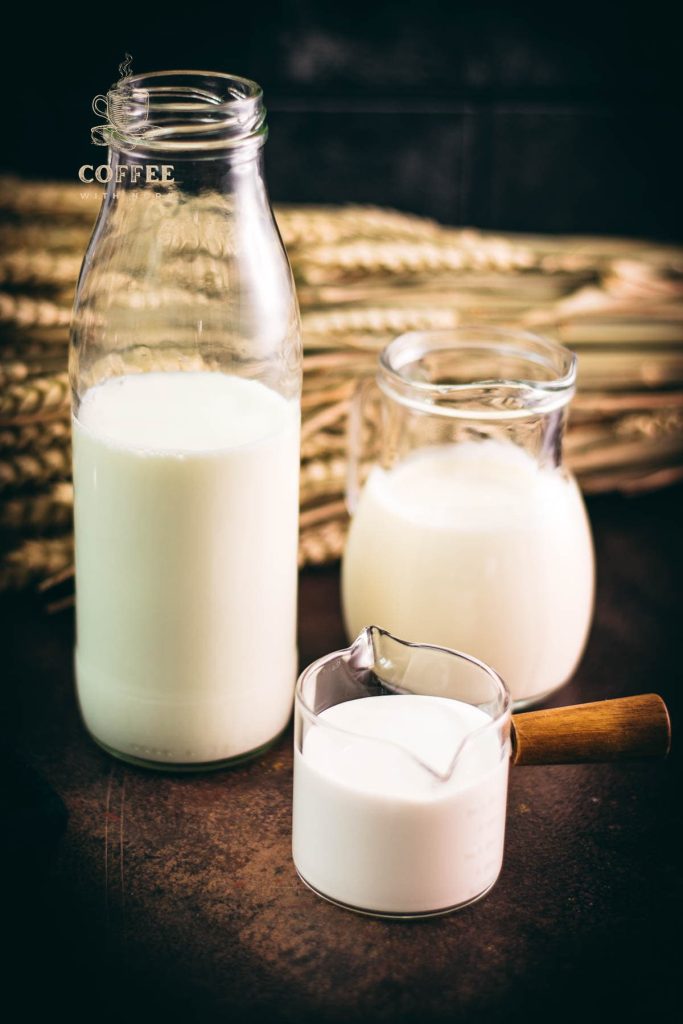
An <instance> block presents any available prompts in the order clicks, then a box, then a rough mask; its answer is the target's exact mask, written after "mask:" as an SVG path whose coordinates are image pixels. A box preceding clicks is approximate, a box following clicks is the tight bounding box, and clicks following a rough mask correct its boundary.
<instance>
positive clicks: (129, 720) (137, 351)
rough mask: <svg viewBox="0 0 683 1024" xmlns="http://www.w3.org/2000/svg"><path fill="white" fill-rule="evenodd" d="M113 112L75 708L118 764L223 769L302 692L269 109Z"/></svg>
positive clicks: (265, 740)
mask: <svg viewBox="0 0 683 1024" xmlns="http://www.w3.org/2000/svg"><path fill="white" fill-rule="evenodd" d="M98 109H99V108H98ZM106 112H107V113H108V116H109V119H110V123H109V124H108V125H107V126H104V127H103V128H102V132H103V133H104V136H105V138H106V140H107V142H108V145H109V163H108V165H107V167H108V169H107V170H106V173H99V174H98V180H106V181H107V183H108V184H107V187H106V191H105V194H104V198H103V202H102V208H101V211H100V214H99V217H98V220H97V224H96V226H95V229H94V233H93V236H92V240H91V242H90V245H89V247H88V250H87V253H86V255H85V259H84V262H83V269H82V272H81V276H80V280H79V283H78V290H77V295H76V302H75V309H74V318H73V335H72V344H71V355H70V373H71V382H72V389H73V471H74V486H75V538H76V600H77V604H76V612H77V647H76V659H75V660H76V676H77V689H78V697H79V702H80V707H81V712H82V715H83V718H84V721H85V724H86V726H87V728H88V730H89V731H90V733H91V734H92V736H93V737H94V738H95V740H96V741H97V742H98V743H99V744H100V745H101V746H103V747H104V748H105V749H106V750H108V751H109V752H111V753H112V754H115V755H116V756H118V757H121V758H123V759H126V760H129V761H133V762H135V763H140V764H143V765H147V766H154V767H161V768H167V769H186V770H188V769H203V768H207V767H216V766H220V765H223V764H226V763H230V762H233V761H236V760H239V759H241V758H244V757H247V756H251V755H253V754H254V753H257V752H258V751H260V750H262V749H263V748H264V747H265V746H266V745H267V744H269V743H270V742H271V741H272V740H273V739H274V738H275V737H276V736H277V735H278V734H279V733H280V732H281V731H282V730H283V729H284V727H285V725H286V724H287V720H288V718H289V715H290V712H291V706H292V701H293V692H294V682H295V679H296V663H297V656H296V639H295V637H296V590H297V533H298V474H299V423H300V392H301V340H300V325H299V314H298V309H297V302H296V296H295V292H294V286H293V282H292V275H291V272H290V268H289V264H288V261H287V257H286V254H285V251H284V249H283V246H282V242H281V240H280V237H279V234H278V231H277V228H276V225H275V221H274V219H273V216H272V212H271V209H270V205H269V202H268V196H267V192H266V187H265V183H264V179H263V173H262V152H263V143H264V142H265V139H266V125H265V111H264V108H263V103H262V94H261V89H260V87H259V86H258V85H257V84H256V83H254V82H250V81H247V80H245V79H242V78H237V77H235V76H231V75H227V74H219V73H213V72H196V71H171V72H155V73H153V74H147V75H133V76H129V77H127V78H125V79H122V80H121V81H120V82H119V83H117V84H116V85H115V86H113V87H112V89H111V90H110V92H109V94H108V97H107V102H106ZM99 170H100V169H99V168H98V172H99ZM264 636H265V637H266V640H265V641H264Z"/></svg>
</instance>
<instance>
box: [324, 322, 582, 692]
mask: <svg viewBox="0 0 683 1024" xmlns="http://www.w3.org/2000/svg"><path fill="white" fill-rule="evenodd" d="M575 378H576V357H575V356H574V355H573V353H572V352H570V351H568V350H567V349H565V348H563V347H562V346H560V345H558V344H556V343H554V342H552V341H549V340H546V339H544V338H541V337H537V336H536V335H533V334H529V333H527V332H525V331H518V330H501V329H496V328H491V327H488V326H487V327H465V326H463V327H461V328H456V329H453V330H449V331H426V332H413V333H410V334H405V335H402V336H401V337H399V338H397V339H396V340H395V341H393V342H391V344H389V345H388V346H387V347H386V348H385V349H384V351H383V352H382V354H381V356H380V360H379V363H378V367H377V375H376V380H375V381H374V382H368V383H367V384H366V385H364V386H363V388H362V389H361V391H359V393H358V397H357V401H356V403H355V405H354V407H353V408H352V410H351V416H350V430H349V486H348V497H349V508H350V511H351V513H352V516H353V518H352V522H351V526H350V530H349V536H348V540H347V544H346V551H345V554H344V561H343V568H342V602H343V609H344V617H345V621H346V627H347V633H348V636H349V639H351V638H352V637H354V636H356V635H357V634H358V632H359V630H360V629H362V628H363V627H364V626H367V625H368V624H369V623H371V622H373V623H379V624H380V625H381V626H383V627H384V628H386V629H388V630H390V631H391V632H392V633H394V634H396V635H398V636H401V637H405V638H406V639H408V640H414V641H421V642H428V643H432V644H442V645H444V646H446V647H450V648H455V649H457V650H464V651H468V652H470V653H471V654H474V655H476V657H478V658H481V659H483V660H484V661H485V662H486V663H487V664H489V665H492V666H493V667H494V668H495V669H496V671H497V672H500V674H501V675H502V677H503V678H504V679H505V682H506V684H507V686H508V687H509V689H510V692H511V694H512V697H513V700H514V701H515V705H516V707H517V708H521V707H524V706H527V705H530V704H532V703H536V702H538V701H540V700H541V699H542V698H543V697H544V696H546V695H547V694H548V693H550V692H552V691H553V690H555V689H557V688H558V687H559V686H561V685H562V684H563V683H564V682H566V681H567V680H568V679H569V678H570V676H571V675H572V673H573V672H574V670H575V668H576V665H577V663H578V660H579V658H580V656H581V654H582V652H583V648H584V646H585V642H586V638H587V635H588V630H589V627H590V622H591V618H592V611H593V589H594V565H593V548H592V541H591V534H590V526H589V523H588V519H587V516H586V512H585V508H584V505H583V500H582V498H581V494H580V492H579V490H578V487H577V485H576V483H575V481H574V479H573V477H572V475H571V473H569V472H568V471H567V469H566V467H565V466H564V464H563V461H562V438H563V432H564V427H565V423H566V418H567V410H568V405H569V402H570V401H571V398H572V396H573V394H574V386H575ZM368 464H370V465H371V468H370V471H369V475H368V476H367V479H366V480H365V481H364V483H363V486H362V487H361V486H360V485H361V481H362V478H363V476H364V471H365V469H366V468H367V466H368Z"/></svg>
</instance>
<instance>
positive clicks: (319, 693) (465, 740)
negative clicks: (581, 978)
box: [292, 626, 510, 917]
mask: <svg viewBox="0 0 683 1024" xmlns="http://www.w3.org/2000/svg"><path fill="white" fill-rule="evenodd" d="M509 760H510V696H509V693H508V691H507V689H506V687H505V685H504V684H503V682H502V680H501V679H500V678H499V676H498V675H497V674H496V673H495V672H494V671H493V670H492V669H490V668H489V667H488V666H486V665H484V664H483V663H482V662H480V661H477V659H475V658H471V657H468V656H467V655H464V654H458V653H456V652H454V651H449V650H444V649H443V648H438V647H433V646H428V645H423V644H417V645H416V644H410V643H405V642H404V641H402V640H399V639H398V638H397V637H394V636H391V635H390V634H389V633H387V632H386V631H385V630H382V629H378V628H377V627H375V626H372V627H369V628H368V629H365V630H363V632H362V633H361V635H360V636H359V637H358V639H357V640H356V641H355V643H354V644H353V645H352V647H350V648H348V649H346V650H343V651H335V652H334V653H332V654H328V655H326V656H325V657H323V658H320V659H319V660H318V661H316V662H314V663H313V664H312V665H309V667H308V668H307V669H306V670H305V671H304V672H303V673H302V675H301V676H300V678H299V682H298V684H297V688H296V700H295V710H294V803H293V817H292V853H293V857H294V863H295V866H296V869H297V871H298V873H299V876H300V877H301V878H302V880H303V881H304V882H305V883H306V885H308V886H309V887H310V888H311V889H313V890H314V892H316V893H318V895H320V896H323V897H325V898H326V899H328V900H330V901H332V902H333V903H338V904H341V905H342V906H345V907H348V908H349V909H352V910H358V911H362V912H364V913H368V914H375V915H378V916H388V917H425V916H431V915H434V914H444V913H447V912H448V911H451V910H456V909H458V908H460V907H463V906H466V905H467V904H468V903H472V902H473V901H474V900H477V899H479V898H480V897H482V896H483V895H485V893H487V892H488V890H489V889H490V888H491V887H492V886H493V885H494V883H495V881H496V879H497V878H498V875H499V873H500V869H501V865H502V861H503V844H504V835H505V808H506V795H507V780H508V766H509Z"/></svg>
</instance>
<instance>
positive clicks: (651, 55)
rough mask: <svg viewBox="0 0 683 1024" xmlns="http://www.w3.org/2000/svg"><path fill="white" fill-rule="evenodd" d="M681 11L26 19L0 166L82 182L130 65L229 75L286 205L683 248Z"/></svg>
mask: <svg viewBox="0 0 683 1024" xmlns="http://www.w3.org/2000/svg"><path fill="white" fill-rule="evenodd" d="M680 10H681V5H673V4H670V5H666V6H664V5H660V4H652V3H647V2H642V3H640V4H638V5H637V6H636V5H633V7H629V6H624V5H621V4H616V3H614V4H609V5H607V4H600V3H595V4H586V3H579V4H558V3H547V4H546V5H544V6H539V7H537V8H525V7H524V6H520V5H519V4H513V3H508V4H502V3H498V4H489V3H478V4H474V3H467V4H463V3H458V2H457V0H451V2H448V0H446V2H443V0H442V2H440V3H437V2H435V0H412V2H407V0H392V2H387V0H378V2H372V0H365V2H357V0H346V2H343V3H320V2H318V3H316V2H315V0H284V2H281V3H272V2H266V3H263V2H260V3H259V2H252V3H248V4H245V5H243V6H239V7H238V6H236V5H234V4H220V5H216V6H214V7H210V8H209V7H205V6H201V5H198V4H191V3H188V4H185V5H184V7H183V8H175V7H172V6H169V5H168V4H165V5H159V4H145V5H143V4H124V3H122V2H119V3H117V4H107V5H100V6H96V5H91V6H89V7H85V8H82V9H81V8H78V7H75V6H74V5H69V6H66V5H60V6H59V7H58V8H57V9H55V10H52V11H45V10H42V9H41V8H38V7H34V6H31V7H29V6H28V5H26V4H25V5H24V6H23V7H22V6H20V7H19V9H16V5H15V7H13V9H12V20H11V22H10V20H7V21H6V29H7V31H6V33H5V42H4V46H3V50H2V59H1V67H2V75H3V78H4V80H5V81H4V83H3V85H2V95H3V96H4V103H3V108H4V109H3V118H4V125H3V143H2V149H1V150H0V168H2V169H4V170H10V171H15V172H20V173H22V174H24V175H28V176H31V177H46V176H56V177H59V178H63V179H65V180H70V181H75V180H76V175H77V170H78V167H79V166H80V165H81V164H82V163H86V162H87V163H92V162H93V159H94V158H96V157H98V156H99V154H98V153H97V151H95V150H94V149H93V147H92V146H91V145H90V131H89V129H90V126H91V125H92V124H94V123H96V122H97V118H96V117H95V116H94V115H93V114H92V112H91V110H90V103H91V100H92V98H93V96H94V95H95V94H97V93H101V92H105V91H106V89H107V88H108V86H109V85H110V84H111V82H112V81H113V80H114V79H115V78H116V77H117V67H118V64H119V62H120V61H121V60H122V59H123V55H124V52H125V51H126V50H127V51H129V52H130V53H132V55H133V58H134V63H133V69H134V71H138V72H142V71H150V70H159V69H164V68H173V67H185V68H188V67H196V68H202V69H215V70H221V71H231V72H234V73H237V74H241V75H245V76H247V77H251V78H255V79H256V80H257V81H259V82H260V83H261V84H262V85H263V87H264V90H265V95H266V103H267V106H268V109H269V112H270V117H269V120H270V127H271V136H270V141H269V143H268V149H267V169H268V179H269V183H270V188H271V194H272V197H273V199H274V200H276V201H290V202H332V203H336V202H345V201H355V202H370V203H381V204H385V205H390V206H395V207H398V208H400V209H404V210H409V211H414V212H417V213H423V214H427V215H430V216H433V217H437V218H439V219H440V220H442V221H444V222H446V223H450V224H457V225H474V226H478V227H482V228H495V229H500V230H515V231H541V232H591V233H602V232H604V233H615V234H623V235H642V236H650V237H655V238H662V239H678V238H680V237H681V223H680V215H679V208H678V194H679V190H680V188H679V183H680V162H679V150H680V143H679V135H680V131H681V113H682V112H683V104H682V102H681V99H682V98H681V89H680V67H681V51H682V48H683V44H682V42H681V36H682V33H681V28H682V27H683V24H682V21H683V19H682V18H681V13H680ZM8 19H9V15H8ZM101 152H103V151H101ZM96 162H98V160H96Z"/></svg>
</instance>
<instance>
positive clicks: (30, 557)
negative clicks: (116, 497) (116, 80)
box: [0, 178, 683, 589]
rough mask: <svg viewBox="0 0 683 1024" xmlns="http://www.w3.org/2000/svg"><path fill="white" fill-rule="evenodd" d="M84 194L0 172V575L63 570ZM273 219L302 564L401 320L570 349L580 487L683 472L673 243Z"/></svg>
mask: <svg viewBox="0 0 683 1024" xmlns="http://www.w3.org/2000/svg"><path fill="white" fill-rule="evenodd" d="M99 201H100V194H99V192H98V190H97V189H95V188H93V187H90V188H86V187H79V186H71V185H63V184H56V183H28V182H23V181H20V180H18V179H14V178H4V179H0V382H1V383H2V392H1V394H0V439H1V447H0V529H1V530H2V534H3V538H4V542H3V554H2V555H1V556H0V589H7V588H18V587H24V586H27V585H29V584H31V583H33V582H37V581H40V580H45V579H46V578H47V579H48V581H49V580H50V579H58V580H62V579H64V578H65V577H67V576H68V574H69V572H70V566H71V562H72V556H73V546H72V539H71V502H72V495H71V487H70V484H69V482H68V481H69V475H70V451H69V444H70V441H69V388H68V380H67V376H66V372H65V370H66V358H67V339H68V332H69V320H70V312H71V303H72V298H73V291H74V287H75V281H76V276H77V273H78V268H79V266H80V261H81V258H82V254H83V251H84V249H85V246H86V245H87V241H88V237H89V233H90V230H91V227H92V222H93V220H94V217H95V215H96V212H97V209H98V207H99ZM276 215H277V220H278V223H279V226H280V230H281V232H282V235H283V238H284V240H285V243H286V245H287V249H288V251H289V255H290V259H291V262H292V266H293V270H294V274H295V278H296V281H297V287H298V292H299V299H300V303H301V311H302V321H303V329H304V350H305V354H304V392H303V431H302V451H301V458H302V475H301V544H300V561H301V564H302V565H305V564H314V563H321V562H325V561H328V560H331V559H334V558H336V557H338V556H339V554H340V552H341V549H342V545H343V542H344V536H345V531H346V523H347V521H346V512H345V506H344V484H345V474H346V465H345V431H346V419H347V415H348V410H349V405H350V401H351V398H352V395H353V392H354V389H355V387H356V386H357V383H358V381H359V380H360V379H362V378H363V377H366V376H369V375H371V374H372V373H373V372H374V366H375V361H376V358H377V353H378V351H379V350H380V349H381V348H382V347H383V346H384V345H385V344H386V343H387V342H388V341H390V340H391V339H392V338H393V337H395V336H396V335H397V334H400V333H402V332H403V331H407V330H419V329H425V328H444V327H446V328H447V327H451V326H454V325H456V324H459V323H463V322H473V321H477V322H479V323H491V324H498V325H505V326H522V327H527V328H530V329H533V330H536V331H540V332H542V333H544V334H546V335H550V336H553V337H556V338H557V339H559V340H560V341H562V342H563V343H564V344H567V345H569V346H570V347H571V348H573V349H574V350H575V351H577V352H578V353H579V391H578V394H577V397H576V399H575V402H574V405H573V412H572V418H571V423H570V428H569V432H568V437H567V455H568V460H569V463H570V465H571V466H572V468H573V469H574V471H575V472H576V474H577V475H578V477H579V480H580V482H581V485H582V487H583V489H584V490H585V491H586V492H588V493H594V492H598V491H605V490H613V489H619V490H622V491H625V492H631V491H640V490H647V489H650V488H655V487H661V486H665V485H666V484H669V483H671V482H673V481H676V480H679V479H683V249H681V248H677V247H673V246H667V245H660V244H650V243H646V242H643V241H631V240H625V239H614V238H583V237H549V236H542V237H532V236H521V235H515V236H512V235H510V236H502V235H497V234H495V235H494V234H492V233H488V232H481V231H474V230H469V229H468V230H455V229H452V228H446V227H442V226H441V225H439V224H437V223H435V222H434V221H431V220H427V219H425V218H422V217H416V216H412V215H408V214H403V213H397V212H395V211H391V210H383V209H377V208H372V207H360V206H346V207H286V206H281V207H278V208H277V210H276ZM165 241H166V244H167V246H168V248H169V251H171V252H172V251H180V249H181V248H182V251H183V252H186V250H187V246H188V245H190V246H191V244H192V240H191V238H189V239H188V237H187V235H183V236H182V237H178V238H174V237H173V232H172V231H171V232H169V236H168V238H167V239H166V240H165ZM217 244H220V243H219V242H217Z"/></svg>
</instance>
